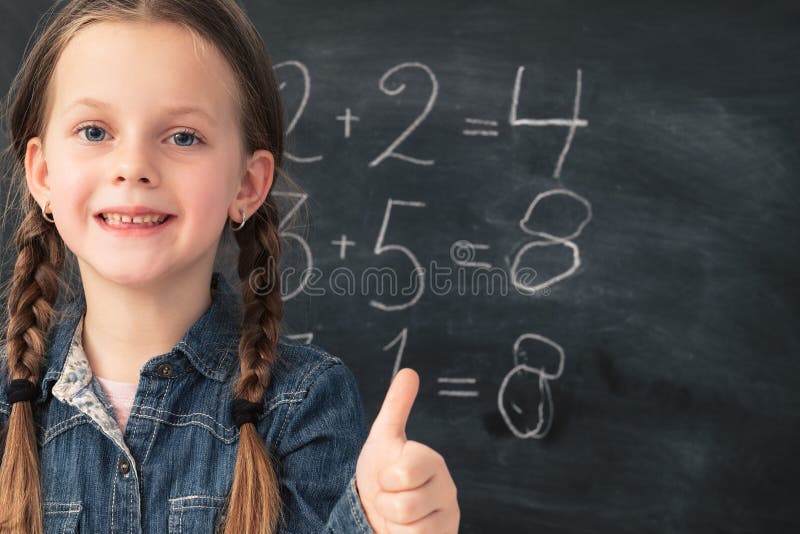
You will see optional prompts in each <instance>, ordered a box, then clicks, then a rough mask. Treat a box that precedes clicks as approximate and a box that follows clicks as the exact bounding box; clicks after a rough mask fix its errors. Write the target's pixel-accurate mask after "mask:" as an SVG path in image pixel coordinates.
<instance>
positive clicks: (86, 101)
mask: <svg viewBox="0 0 800 534" xmlns="http://www.w3.org/2000/svg"><path fill="white" fill-rule="evenodd" d="M77 106H87V107H90V108H97V109H103V108H113V107H114V106H113V105H112V104H109V103H108V102H103V101H102V100H97V99H96V98H91V97H84V98H79V99H78V100H75V101H73V102H71V103H70V104H68V105H67V107H66V108H65V109H64V114H66V113H67V112H68V111H70V110H71V109H72V108H74V107H77ZM163 111H164V113H166V114H167V115H170V116H181V115H192V114H195V115H201V116H203V117H205V119H206V120H208V122H210V123H211V125H212V126H216V125H217V121H215V120H214V117H212V116H211V114H210V113H208V112H207V111H206V110H204V109H203V108H201V107H197V106H171V107H166V108H164V109H163Z"/></svg>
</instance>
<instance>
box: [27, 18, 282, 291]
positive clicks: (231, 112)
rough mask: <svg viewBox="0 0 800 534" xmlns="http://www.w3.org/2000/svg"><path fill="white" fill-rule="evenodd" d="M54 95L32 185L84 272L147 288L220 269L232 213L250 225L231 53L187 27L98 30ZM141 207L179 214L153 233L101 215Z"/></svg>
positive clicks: (69, 58) (61, 75)
mask: <svg viewBox="0 0 800 534" xmlns="http://www.w3.org/2000/svg"><path fill="white" fill-rule="evenodd" d="M50 91H51V92H50V100H49V109H48V112H47V118H46V120H47V127H46V132H45V135H44V136H43V138H44V139H43V141H44V142H43V146H42V143H41V141H42V140H40V139H39V138H33V139H31V140H30V142H29V143H28V155H27V157H26V169H27V174H28V184H29V186H31V188H32V189H36V188H38V193H39V195H38V196H37V200H40V202H39V204H40V205H44V202H45V200H50V209H48V212H49V211H50V210H52V212H53V215H52V217H53V218H54V219H55V221H56V222H55V224H56V226H57V228H58V232H59V234H60V235H61V237H62V238H63V239H64V242H65V243H66V245H67V246H68V247H69V249H70V250H71V251H72V252H74V253H75V255H76V256H77V257H78V260H79V263H80V265H81V272H82V274H84V275H86V274H88V273H86V272H85V269H87V268H88V269H91V270H92V272H93V273H97V274H100V275H101V276H103V277H105V278H107V279H109V280H115V281H117V282H119V283H126V284H135V283H145V282H146V281H148V280H155V279H159V278H161V279H164V277H165V276H166V275H169V274H173V275H174V274H176V273H179V272H185V270H186V269H187V268H189V267H192V266H198V265H203V267H204V268H206V269H208V270H209V272H210V270H211V268H212V267H213V262H214V256H215V254H216V249H217V245H218V243H219V238H220V236H221V232H222V230H223V229H224V225H225V224H226V220H227V219H226V217H228V215H230V216H231V217H232V218H235V220H236V221H239V220H241V217H240V215H239V212H238V209H237V207H238V206H239V205H238V204H236V203H235V202H234V199H235V198H236V197H237V192H238V191H239V187H240V185H241V183H242V176H243V175H244V173H245V167H246V166H247V162H246V159H247V155H246V154H245V151H244V148H243V140H242V135H241V132H240V127H239V124H238V119H237V115H238V108H237V106H238V104H237V103H236V99H235V97H234V95H235V94H236V93H235V78H234V74H233V71H232V70H231V69H230V66H229V65H228V64H227V62H226V61H225V59H224V57H223V56H222V55H221V54H220V53H219V51H218V50H217V49H216V48H215V47H213V46H211V45H208V44H206V45H205V46H204V45H203V42H202V41H198V42H197V43H195V42H194V40H193V39H192V35H191V34H190V33H189V32H188V31H186V30H185V29H183V28H181V27H180V26H177V25H171V24H166V23H158V24H149V25H144V24H129V23H126V24H122V23H97V24H93V25H91V26H88V27H86V28H84V29H82V30H81V31H80V32H79V33H78V34H77V35H76V36H75V37H74V38H73V39H72V40H71V41H70V42H69V44H68V45H67V47H66V48H65V50H64V51H63V54H62V56H61V57H60V59H59V61H58V64H57V65H56V69H55V74H54V77H53V79H52V81H51V87H50ZM176 108H182V109H185V108H196V109H197V110H198V111H194V112H191V113H189V112H185V111H179V110H177V109H176ZM186 131H190V132H193V133H194V134H192V133H184V132H186ZM37 162H38V163H37ZM269 171H270V172H269V175H270V176H271V169H270V170H269ZM39 184H44V186H45V187H47V188H49V191H48V190H47V189H45V188H44V187H42V186H41V185H39ZM35 196H36V195H35ZM134 205H139V206H146V207H148V208H153V209H154V210H156V211H158V212H164V213H170V214H173V215H174V216H175V217H174V219H173V220H172V221H171V223H170V224H168V225H165V227H164V228H163V229H160V230H159V231H158V232H155V233H153V234H151V235H148V236H146V237H130V236H120V235H118V234H116V233H114V232H110V231H108V230H107V229H105V228H104V226H103V225H102V224H101V221H100V220H99V219H98V216H97V214H98V212H101V211H105V210H106V208H109V207H111V206H134ZM248 214H252V209H251V210H248ZM198 262H200V263H198Z"/></svg>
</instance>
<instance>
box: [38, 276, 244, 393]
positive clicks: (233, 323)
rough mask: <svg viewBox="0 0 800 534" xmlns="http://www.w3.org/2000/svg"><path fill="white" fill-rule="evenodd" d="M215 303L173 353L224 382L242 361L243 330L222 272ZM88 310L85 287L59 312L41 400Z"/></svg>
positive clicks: (215, 280) (214, 280) (215, 283)
mask: <svg viewBox="0 0 800 534" xmlns="http://www.w3.org/2000/svg"><path fill="white" fill-rule="evenodd" d="M211 295H212V297H211V305H210V306H209V307H208V309H207V310H206V311H205V312H204V313H203V315H201V316H200V317H199V318H198V319H197V320H196V321H195V322H194V324H192V326H190V327H189V330H187V331H186V333H185V334H184V336H183V338H182V339H181V340H180V341H179V342H178V343H176V344H175V346H174V347H173V348H172V350H171V351H170V354H172V353H174V352H176V351H180V352H182V353H183V354H184V355H186V358H187V359H188V360H189V362H191V364H192V365H193V366H194V367H195V368H196V369H197V370H198V371H199V372H200V373H202V374H203V375H204V376H206V377H208V378H210V379H212V380H216V381H219V382H223V381H224V380H225V379H226V378H227V376H228V374H229V373H230V372H231V371H232V370H233V367H234V366H233V365H232V364H233V363H234V362H236V361H238V353H239V351H238V341H239V337H240V334H241V314H242V310H241V297H240V295H239V293H238V292H237V291H235V290H234V289H233V287H231V285H230V284H229V283H228V282H227V281H226V280H225V278H224V277H223V276H222V275H221V274H220V273H219V272H218V271H214V272H213V273H212V275H211ZM85 312H86V297H85V295H84V293H83V291H79V292H77V296H76V297H75V298H74V299H73V300H71V301H70V302H68V303H67V304H66V305H65V306H64V309H63V310H62V311H61V312H60V315H57V317H58V319H59V320H58V321H57V323H56V324H55V325H54V326H53V330H52V334H51V335H50V336H49V338H50V340H51V342H50V343H49V349H48V354H47V371H46V372H45V375H44V378H43V379H42V387H41V395H40V397H39V401H40V402H41V401H44V400H45V399H46V398H47V393H48V391H49V389H50V385H51V384H52V383H53V382H55V381H57V380H58V379H59V378H60V376H61V372H62V369H63V367H64V361H65V360H66V357H67V354H68V352H69V348H70V344H71V342H72V339H73V337H74V335H75V331H76V328H77V327H78V325H79V324H80V322H81V320H82V318H83V315H84V314H85Z"/></svg>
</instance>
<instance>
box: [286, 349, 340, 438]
mask: <svg viewBox="0 0 800 534" xmlns="http://www.w3.org/2000/svg"><path fill="white" fill-rule="evenodd" d="M328 361H329V360H328V359H327V358H326V359H324V360H322V361H320V362H317V364H316V365H315V366H314V367H313V368H311V370H309V371H308V372H306V374H305V375H303V378H302V379H301V380H300V384H299V385H301V386H302V385H303V382H305V380H306V378H307V377H308V376H309V375H310V374H311V373H312V372H314V371H315V370H316V369H317V368H318V367H319V366H320V365H322V364H324V363H326V362H328ZM320 374H321V373H320ZM312 385H313V382H312V383H311V384H309V387H307V388H304V389H301V390H298V391H302V392H305V395H303V396H302V397H301V398H300V400H299V401H298V404H299V403H302V401H304V400H305V398H306V396H308V392H309V391H310V390H311V386H312ZM290 404H295V403H294V402H293V403H290ZM293 412H294V410H292V409H291V406H290V409H289V410H287V411H286V414H285V415H284V416H283V423H282V424H281V429H280V431H279V432H278V436H277V437H276V438H275V445H274V447H275V450H276V451H277V450H278V448H279V447H280V445H281V441H283V431H284V430H285V429H286V425H287V424H288V423H289V420H290V419H291V418H292V415H293Z"/></svg>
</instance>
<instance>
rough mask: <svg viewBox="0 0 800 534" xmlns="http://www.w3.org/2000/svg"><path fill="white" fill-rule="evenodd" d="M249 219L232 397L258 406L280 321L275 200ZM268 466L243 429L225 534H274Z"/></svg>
mask: <svg viewBox="0 0 800 534" xmlns="http://www.w3.org/2000/svg"><path fill="white" fill-rule="evenodd" d="M251 219H252V220H251V221H248V224H245V226H244V227H243V228H242V230H240V231H238V232H236V234H235V235H236V240H237V242H238V243H239V250H240V251H239V261H238V273H239V280H240V282H241V286H242V297H243V314H242V336H241V339H240V342H239V361H240V366H241V376H240V377H239V380H238V381H237V383H236V386H235V388H234V393H235V396H236V397H237V398H241V399H245V400H247V401H250V402H255V403H263V402H264V401H263V399H264V394H265V392H266V390H267V387H268V386H269V383H270V378H271V375H272V367H273V365H274V364H275V363H276V357H277V346H278V338H279V336H280V326H281V320H282V319H283V300H282V298H281V291H280V279H279V274H278V260H279V258H280V251H281V247H280V237H279V235H278V224H279V222H280V217H279V215H278V208H277V206H276V205H275V201H274V199H273V198H272V197H268V198H267V200H266V201H265V202H264V203H263V204H262V205H261V207H260V208H259V209H258V210H257V211H256V212H255V213H254V214H253V216H252V218H251ZM262 271H263V273H264V278H265V282H266V287H263V286H260V285H259V286H255V287H254V284H253V282H254V279H253V278H252V277H253V275H254V274H256V273H261V272H262ZM272 462H273V460H272V457H271V455H270V453H269V451H267V449H266V446H265V444H264V441H263V439H262V438H261V437H260V436H259V435H258V433H257V432H256V428H255V426H254V425H253V424H251V423H246V424H244V425H242V426H241V427H240V434H239V451H238V456H237V458H236V468H235V471H234V477H233V484H232V487H231V497H230V502H229V508H228V520H227V524H226V527H225V534H234V533H236V534H238V533H241V532H248V533H251V532H253V533H255V532H258V533H259V534H260V533H273V532H275V531H276V529H277V524H278V521H279V520H281V519H282V510H281V499H280V492H279V486H278V477H277V474H276V470H275V467H274V465H273V463H272Z"/></svg>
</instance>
